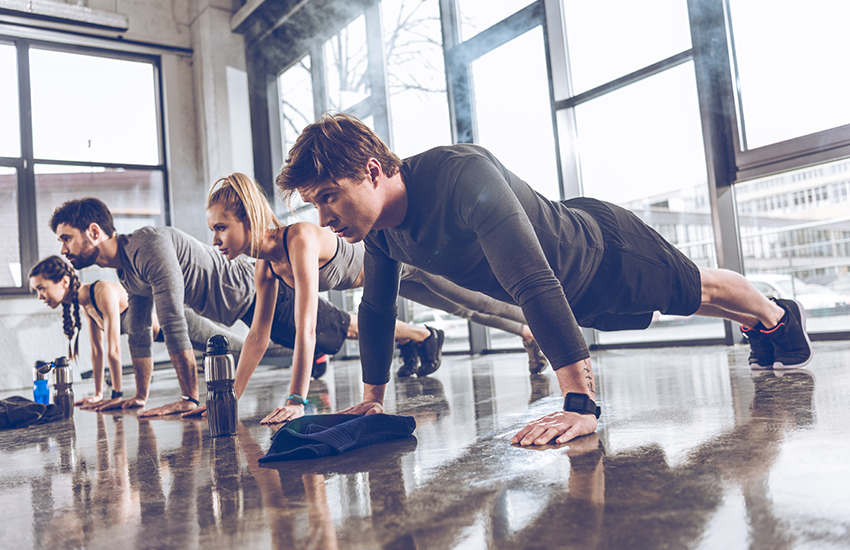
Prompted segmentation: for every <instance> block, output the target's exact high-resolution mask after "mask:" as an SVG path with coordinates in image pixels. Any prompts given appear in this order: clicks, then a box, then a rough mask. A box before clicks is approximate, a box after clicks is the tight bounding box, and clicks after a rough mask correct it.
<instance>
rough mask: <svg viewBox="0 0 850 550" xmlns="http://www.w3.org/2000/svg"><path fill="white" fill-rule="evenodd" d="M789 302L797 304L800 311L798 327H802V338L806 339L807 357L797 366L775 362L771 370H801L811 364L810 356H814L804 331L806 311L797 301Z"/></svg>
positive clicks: (810, 343) (807, 334)
mask: <svg viewBox="0 0 850 550" xmlns="http://www.w3.org/2000/svg"><path fill="white" fill-rule="evenodd" d="M790 301H791V302H794V303H795V304H797V309H799V310H800V325H801V326H802V327H803V336H805V337H806V343H807V344H808V345H809V357H808V358H807V359H806V360H805V361H803V362H802V363H797V364H794V365H786V364H784V363H780V362H779V361H777V362H776V363H774V364H773V370H793V369H802V368H803V367H805V366H806V365H808V364H809V363H810V362H811V360H812V356H813V355H814V351H812V341H811V340H809V333H808V332H807V331H806V310H805V309H803V304H801V303H800V302H798V301H797V300H790Z"/></svg>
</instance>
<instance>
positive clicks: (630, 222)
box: [564, 197, 702, 330]
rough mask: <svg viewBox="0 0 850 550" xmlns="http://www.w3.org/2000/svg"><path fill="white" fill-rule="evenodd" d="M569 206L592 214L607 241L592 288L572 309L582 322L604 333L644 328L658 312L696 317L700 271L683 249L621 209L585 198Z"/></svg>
mask: <svg viewBox="0 0 850 550" xmlns="http://www.w3.org/2000/svg"><path fill="white" fill-rule="evenodd" d="M564 204H565V205H566V206H568V207H569V208H576V209H579V210H583V211H585V212H587V213H588V214H590V215H591V216H593V219H594V220H596V223H598V224H599V227H600V229H601V230H602V237H603V241H604V243H605V252H604V254H603V255H602V262H601V263H600V265H599V268H598V269H597V270H596V273H595V274H594V276H593V280H592V281H591V283H590V286H589V287H588V289H587V291H586V292H585V293H584V295H583V296H582V297H581V299H579V300H578V302H577V303H575V304H574V305H573V312H574V313H575V315H576V319H577V320H578V321H579V324H581V325H583V326H593V327H594V328H600V329H601V330H621V329H626V328H628V329H634V328H645V327H646V326H648V325H649V322H650V321H651V319H652V312H653V311H656V310H657V311H660V312H661V313H666V314H670V315H692V314H694V313H696V311H697V309H699V306H700V301H701V299H702V287H701V283H700V273H699V268H698V267H697V266H696V264H694V263H693V262H692V261H691V260H690V259H689V258H688V257H687V256H685V255H684V254H682V253H681V252H680V251H679V249H677V248H676V247H675V246H673V245H672V244H670V243H669V242H667V241H666V240H665V239H664V238H663V237H662V236H661V235H659V234H658V233H657V232H656V231H655V230H654V229H652V228H651V227H649V226H648V225H646V224H645V223H644V222H643V221H641V220H640V218H638V217H637V216H635V215H634V214H633V213H632V212H630V211H628V210H626V209H624V208H621V207H619V206H617V205H614V204H610V203H607V202H603V201H599V200H596V199H589V198H585V197H582V198H577V199H570V200H567V201H564ZM618 318H620V319H618ZM583 320H584V321H585V322H584V323H583V322H582V321H583ZM600 325H601V326H600ZM602 327H605V328H602Z"/></svg>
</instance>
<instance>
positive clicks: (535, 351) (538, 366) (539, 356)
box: [522, 338, 549, 374]
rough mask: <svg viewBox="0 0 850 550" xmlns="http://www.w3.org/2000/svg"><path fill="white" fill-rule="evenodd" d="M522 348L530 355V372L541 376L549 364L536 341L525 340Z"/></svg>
mask: <svg viewBox="0 0 850 550" xmlns="http://www.w3.org/2000/svg"><path fill="white" fill-rule="evenodd" d="M522 347H524V348H525V352H526V353H527V354H528V372H530V373H531V374H540V373H541V372H543V371H544V370H546V365H548V364H549V362H548V361H547V360H546V356H545V355H543V352H542V351H541V350H540V346H538V345H537V341H536V340H526V339H524V338H523V340H522Z"/></svg>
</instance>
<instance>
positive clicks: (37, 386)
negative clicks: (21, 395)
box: [32, 361, 53, 405]
mask: <svg viewBox="0 0 850 550" xmlns="http://www.w3.org/2000/svg"><path fill="white" fill-rule="evenodd" d="M52 366H53V365H51V364H50V363H47V362H45V361H36V362H35V369H33V383H32V399H33V401H35V402H36V403H43V404H45V405H48V404H50V388H48V387H47V377H48V376H49V375H50V367H52Z"/></svg>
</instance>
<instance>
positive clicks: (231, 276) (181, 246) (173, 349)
mask: <svg viewBox="0 0 850 550" xmlns="http://www.w3.org/2000/svg"><path fill="white" fill-rule="evenodd" d="M118 255H119V257H120V258H121V263H122V265H123V268H122V269H119V270H118V278H119V280H120V281H121V284H122V285H124V288H125V289H127V293H128V294H129V295H130V306H129V308H128V311H129V316H130V329H129V334H130V352H131V354H132V355H133V357H150V356H151V331H150V327H151V308H152V306H153V305H154V304H155V305H156V312H157V316H158V317H159V322H160V325H161V326H162V331H163V334H164V335H165V345H166V347H167V348H168V353H169V354H172V355H173V354H175V353H179V352H181V351H183V350H188V349H192V342H191V341H190V340H189V333H188V329H187V325H186V317H185V315H184V311H183V305H184V304H185V305H187V306H189V307H190V308H192V309H193V310H194V311H195V312H196V313H198V314H199V315H201V316H203V317H206V318H207V319H210V320H212V321H216V322H218V323H221V324H223V325H227V326H230V325H232V324H233V323H234V322H236V320H237V319H240V318H241V317H242V316H243V315H245V313H246V312H247V311H248V308H249V307H250V306H251V303H252V301H253V299H254V293H255V290H254V267H253V266H252V265H251V264H249V263H248V262H246V261H243V260H234V261H229V260H228V259H227V258H225V257H224V256H222V255H221V254H220V253H219V252H218V251H216V250H215V249H214V248H213V247H211V246H208V245H205V244H203V243H201V242H200V241H199V240H197V239H195V238H194V237H192V236H190V235H188V234H186V233H184V232H183V231H180V230H179V229H175V228H173V227H143V228H141V229H139V230H138V231H135V232H133V233H131V234H130V235H118Z"/></svg>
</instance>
